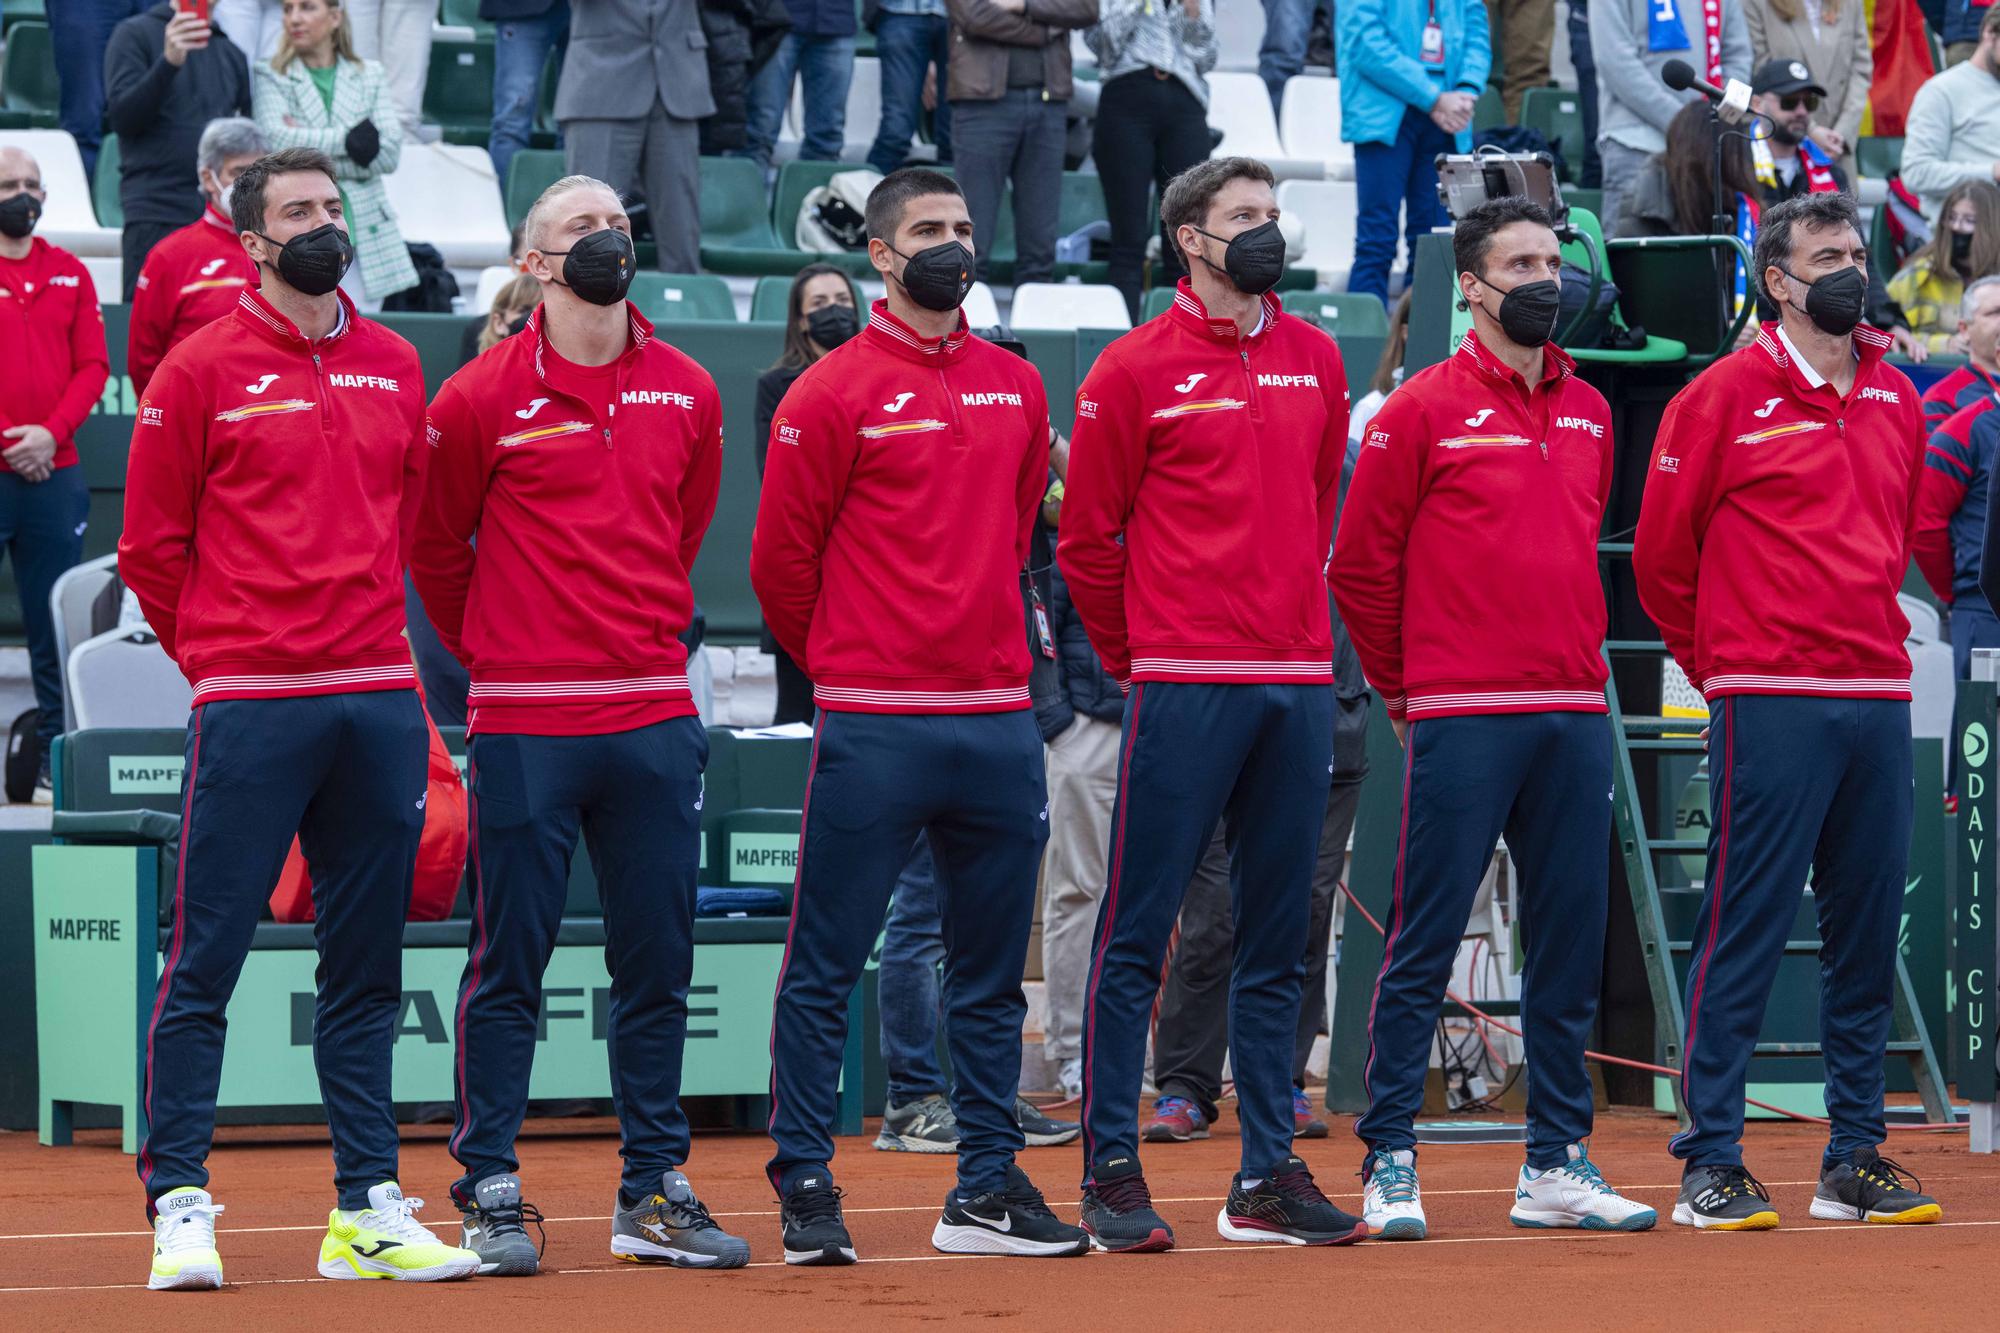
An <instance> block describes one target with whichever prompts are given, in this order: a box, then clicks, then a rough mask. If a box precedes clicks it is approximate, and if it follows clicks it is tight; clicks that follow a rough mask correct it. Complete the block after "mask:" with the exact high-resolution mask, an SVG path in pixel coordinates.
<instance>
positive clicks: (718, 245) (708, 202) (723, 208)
mask: <svg viewBox="0 0 2000 1333" xmlns="http://www.w3.org/2000/svg"><path fill="white" fill-rule="evenodd" d="M789 249H790V247H788V246H786V245H785V244H784V243H783V242H781V241H780V240H779V239H778V234H777V232H775V231H773V230H772V228H771V203H770V200H769V199H768V198H766V197H765V194H764V170H763V168H762V167H759V166H758V165H757V164H756V163H755V162H752V161H751V160H750V159H749V158H745V157H704V158H703V159H701V263H702V267H703V268H706V269H710V270H712V271H714V272H716V273H775V272H778V271H780V270H779V268H778V267H777V266H776V265H777V264H778V261H777V258H776V256H777V254H778V253H779V252H785V251H789Z"/></svg>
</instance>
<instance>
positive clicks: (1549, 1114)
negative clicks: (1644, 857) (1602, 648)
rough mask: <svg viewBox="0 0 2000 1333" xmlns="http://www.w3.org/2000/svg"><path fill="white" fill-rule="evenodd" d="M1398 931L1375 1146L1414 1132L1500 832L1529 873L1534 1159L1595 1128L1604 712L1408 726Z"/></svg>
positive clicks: (1525, 1001)
mask: <svg viewBox="0 0 2000 1333" xmlns="http://www.w3.org/2000/svg"><path fill="white" fill-rule="evenodd" d="M1405 745H1406V747H1407V748H1406V753H1405V758H1404V768H1403V828H1402V836H1401V839H1400V841H1399V843H1398V851H1397V859H1396V889H1395V896H1394V898H1393V899H1392V900H1391V902H1390V906H1389V920H1388V923H1387V930H1388V939H1387V940H1386V941H1385V942H1384V946H1383V955H1382V971H1381V973H1380V974H1379V975H1378V976H1377V977H1376V979H1375V1000H1374V1005H1373V1008H1372V1010H1371V1012H1370V1016H1369V1022H1368V1062H1367V1064H1366V1065H1365V1066H1364V1068H1363V1073H1362V1081H1363V1083H1364V1085H1365V1086H1366V1088H1367V1092H1368V1110H1367V1112H1366V1114H1364V1115H1363V1116H1362V1117H1361V1118H1360V1119H1359V1120H1357V1121H1355V1123H1354V1133H1355V1135H1356V1137H1358V1138H1360V1139H1361V1141H1362V1142H1363V1143H1365V1144H1367V1145H1368V1147H1369V1149H1370V1150H1371V1151H1372V1150H1374V1149H1378V1148H1379V1149H1383V1150H1385V1151H1389V1152H1397V1151H1402V1150H1404V1149H1408V1150H1410V1151H1415V1149H1416V1145H1417V1139H1416V1130H1415V1128H1414V1124H1415V1120H1416V1115H1417V1112H1418V1111H1419V1110H1420V1109H1422V1107H1423V1101H1424V1074H1425V1071H1426V1070H1428V1069H1429V1067H1430V1053H1431V1042H1432V1039H1433V1037H1434V1035H1435V1034H1436V1032H1437V1021H1438V1006H1439V1004H1441V1003H1442V1002H1443V1000H1444V992H1445V987H1446V986H1447V985H1448V984H1450V981H1451V969H1452V964H1453V962H1454V960H1455V959H1456V958H1457V957H1458V944H1459V941H1460V940H1461V939H1462V938H1464V936H1465V928H1466V922H1467V920H1468V919H1469V918H1470V917H1471V915H1472V904H1473V900H1474V899H1475V898H1477V897H1478V895H1479V882H1480V880H1481V879H1483V878H1484V877H1485V874H1486V867H1487V866H1488V864H1489V863H1491V861H1492V859H1493V848H1494V844H1495V843H1496V842H1498V841H1499V839H1500V838H1501V836H1502V835H1504V836H1505V837H1506V839H1507V850H1508V852H1509V853H1510V854H1511V855H1512V856H1513V858H1514V860H1515V862H1516V863H1517V864H1518V865H1519V866H1520V870H1521V889H1520V898H1519V903H1520V912H1521V927H1522V934H1523V935H1524V937H1525V939H1524V941H1523V943H1524V948H1525V957H1524V959H1523V961H1522V975H1521V1030H1522V1032H1524V1033H1525V1034H1527V1035H1526V1042H1525V1045H1526V1053H1527V1062H1528V1165H1530V1166H1532V1167H1534V1168H1535V1169H1536V1170H1538V1171H1545V1170H1548V1169H1549V1168H1551V1167H1556V1166H1561V1165H1562V1164H1563V1162H1565V1161H1566V1160H1568V1154H1567V1153H1566V1152H1565V1151H1564V1150H1565V1148H1566V1147H1567V1146H1568V1145H1569V1144H1572V1143H1576V1142H1579V1141H1581V1140H1583V1139H1586V1138H1588V1137H1589V1136H1590V1126H1591V1118H1592V1110H1593V1107H1592V1098H1591V1088H1590V1074H1589V1071H1588V1070H1587V1069H1586V1068H1585V1067H1584V1056H1583V1052H1584V1048H1585V1047H1586V1046H1587V1045H1588V1043H1589V1040H1590V1029H1591V1025H1592V1023H1594V1022H1595V1021H1596V1018H1597V998H1598V992H1599V989H1600V983H1601V982H1602V979H1603V971H1604V923H1605V917H1606V914H1607V913H1608V911H1609V910H1610V903H1611V884H1610V866H1611V724H1610V721H1609V719H1608V718H1606V717H1605V715H1604V714H1602V713H1492V714H1482V715H1477V716H1470V717H1441V718H1429V719H1426V720H1424V721H1420V722H1413V723H1411V724H1410V730H1409V736H1408V739H1407V740H1406V741H1405Z"/></svg>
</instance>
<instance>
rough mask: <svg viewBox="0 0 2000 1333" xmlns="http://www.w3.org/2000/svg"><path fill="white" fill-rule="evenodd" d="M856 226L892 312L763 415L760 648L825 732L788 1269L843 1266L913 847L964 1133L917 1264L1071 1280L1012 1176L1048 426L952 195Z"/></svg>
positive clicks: (785, 1062)
mask: <svg viewBox="0 0 2000 1333" xmlns="http://www.w3.org/2000/svg"><path fill="white" fill-rule="evenodd" d="M866 217H867V225H868V238H869V239H868V257H869V260H870V262H871V263H872V264H873V265H874V267H875V271H876V272H877V273H879V274H881V275H882V278H883V281H884V282H885V283H886V284H887V285H888V295H887V297H886V298H885V299H883V300H880V301H877V302H876V303H875V306H874V309H873V310H872V311H871V312H870V315H869V319H868V324H867V327H865V328H863V329H862V331H861V332H860V333H859V334H857V335H855V336H854V337H853V338H850V339H848V340H847V341H846V342H845V343H842V344H841V345H840V346H839V347H837V348H835V349H834V350H833V351H831V352H829V353H827V355H825V356H824V357H822V358H820V359H819V360H818V361H816V362H814V363H813V364H812V366H811V367H810V368H809V369H808V370H807V371H806V372H805V374H803V375H801V376H800V377H799V378H798V380H797V381H795V382H794V383H793V385H792V387H791V388H790V389H789V390H787V391H786V393H785V397H784V399H783V400H782V401H781V402H780V403H779V404H778V413H777V417H776V418H775V420H773V422H772V428H771V441H770V453H769V456H768V459H767V461H766V464H765V472H764V485H763V493H762V496H761V498H760V501H759V503H758V508H757V531H756V534H755V537H754V539H753V541H752V544H751V548H750V582H751V586H752V587H754V588H755V589H756V592H757V599H758V601H759V602H760V603H762V605H763V608H764V620H765V623H766V624H768V625H769V626H770V627H771V633H772V634H773V635H774V636H775V637H776V638H777V641H778V643H779V644H780V645H781V646H782V647H783V648H784V649H785V651H786V652H787V653H789V654H790V655H791V657H792V660H793V661H795V662H797V663H798V664H799V666H800V667H801V668H802V669H803V670H804V671H805V673H806V675H807V676H808V677H809V678H810V679H811V680H812V681H813V694H814V698H815V699H816V700H817V702H818V704H819V710H820V711H819V722H818V724H817V727H816V728H815V731H814V737H813V759H812V771H811V774H810V776H809V777H808V779H807V792H806V806H805V827H804V829H803V831H802V832H801V834H800V838H799V862H798V865H799V871H798V883H797V885H796V886H795V888H794V890H793V894H792V926H791V933H790V936H789V937H788V940H787V945H786V949H785V961H784V963H783V964H782V966H781V967H780V969H779V973H778V996H777V1004H776V1012H775V1013H774V1015H773V1017H772V1021H771V1126H770V1129H771V1138H772V1141H773V1143H774V1144H775V1146H776V1152H775V1154H774V1155H773V1156H772V1159H771V1163H770V1166H769V1173H770V1177H771V1183H772V1185H773V1186H774V1187H775V1188H776V1189H777V1191H778V1195H779V1198H780V1200H781V1223H780V1225H781V1228H782V1231H783V1235H784V1247H785V1262H787V1263H792V1264H848V1263H853V1262H854V1260H855V1249H854V1241H853V1238H852V1237H850V1236H849V1235H848V1232H847V1227H846V1224H845V1221H844V1220H843V1218H842V1215H841V1207H840V1192H839V1191H838V1190H837V1189H835V1188H834V1185H833V1179H832V1175H831V1173H830V1172H829V1171H828V1170H827V1167H828V1164H829V1161H830V1159H831V1158H832V1156H833V1140H832V1138H831V1137H830V1130H831V1126H832V1122H833V1116H834V1111H835V1097H836V1092H837V1089H838V1084H839V1076H840V1051H841V1044H842V1042H843V1040H844V1038H845V1036H846V1032H847V1001H848V996H849V994H850V993H851V992H852V991H853V989H854V983H855V982H856V980H858V979H859V978H860V975H861V969H862V967H863V966H864V965H865V964H866V962H867V960H868V952H869V950H870V948H871V947H872V946H873V944H874V942H875V939H876V936H877V935H879V934H880V933H881V930H882V921H883V915H884V913H885V911H886V910H887V908H888V904H889V895H890V891H891V890H892V889H893V888H894V887H895V883H896V877H897V874H898V872H899V871H901V870H902V868H903V865H904V862H905V861H907V860H908V858H909V855H910V848H911V845H912V844H913V843H914V842H915V841H916V838H917V835H918V834H920V833H924V834H928V837H929V842H930V847H931V852H932V855H933V857H934V859H935V861H936V863H937V878H938V903H939V908H940V911H941V913H942V916H943V920H944V939H945V961H944V976H945V982H944V1005H945V1010H946V1019H945V1039H946V1042H947V1044H948V1045H949V1048H950V1050H951V1057H952V1066H953V1072H954V1074H955V1075H956V1077H955V1078H954V1080H953V1084H952V1089H951V1097H952V1110H953V1112H954V1113H955V1114H956V1116H957V1119H958V1128H959V1152H958V1183H957V1187H956V1188H955V1189H954V1190H952V1191H951V1192H950V1193H949V1194H948V1195H947V1196H946V1198H945V1204H944V1210H943V1212H942V1214H941V1215H940V1217H939V1219H938V1222H937V1226H936V1227H935V1228H934V1229H933V1231H932V1233H931V1243H932V1245H934V1246H935V1247H937V1248H938V1249H939V1250H943V1251H946V1252H949V1253H968V1254H1018V1255H1033V1256H1046V1257H1054V1256H1059V1255H1077V1254H1082V1253H1084V1252H1085V1251H1086V1250H1088V1248H1089V1243H1090V1242H1089V1238H1088V1237H1087V1236H1085V1235H1084V1233H1083V1232H1082V1231H1080V1230H1079V1229H1077V1228H1076V1227H1073V1226H1070V1225H1068V1224H1066V1223H1064V1222H1061V1221H1059V1220H1057V1218H1056V1217H1055V1215H1054V1214H1053V1213H1051V1212H1050V1211H1049V1208H1048V1205H1047V1204H1046V1203H1045V1202H1043V1199H1042V1195H1041V1193H1040V1192H1039V1191H1038V1190H1036V1189H1035V1187H1034V1185H1033V1183H1032V1182H1030V1181H1029V1179H1028V1177H1027V1175H1026V1173H1024V1172H1023V1171H1022V1170H1021V1169H1020V1167H1019V1166H1017V1165H1016V1164H1015V1163H1014V1157H1015V1155H1016V1154H1017V1153H1019V1152H1020V1150H1021V1148H1022V1146H1023V1139H1022V1133H1021V1126H1020V1125H1019V1123H1018V1122H1017V1121H1016V1119H1015V1113H1014V1101H1015V1095H1016V1093H1017V1091H1018V1085H1019V1083H1020V1073H1021V1020H1022V1018H1023V1017H1024V1016H1025V1014H1026V1010H1027V1005H1026V1001H1025V1000H1024V999H1023V997H1022V993H1021V973H1022V968H1023V966H1024V965H1025V962H1026V959H1027V950H1028V932H1029V928H1030V925H1031V918H1032V917H1033V915H1034V904H1035V882H1036V876H1037V873H1038V871H1039V868H1040V865H1041V858H1042V846H1043V844H1044V843H1045V842H1046V841H1047V840H1048V832H1049V826H1048V797H1047V790H1046V785H1045V780H1044V777H1043V771H1042V741H1041V732H1040V730H1039V729H1038V728H1037V727H1036V725H1035V719H1034V715H1033V713H1032V712H1030V711H1029V710H1030V701H1029V697H1028V651H1027V645H1026V642H1025V638H1024V635H1023V633H1022V613H1021V581H1020V580H1021V572H1022V570H1023V568H1024V567H1025V566H1026V564H1027V557H1028V550H1029V536H1030V532H1031V530H1032V528H1033V526H1034V522H1035V514H1036V510H1037V509H1038V507H1039V506H1040V503H1041V498H1042V493H1043V489H1044V482H1045V480H1046V478H1047V475H1048V465H1049V434H1050V429H1049V413H1048V400H1047V398H1046V397H1045V396H1044V393H1043V390H1042V384H1041V380H1040V378H1039V377H1037V375H1036V374H1035V371H1034V368H1033V367H1031V366H1030V365H1028V363H1027V362H1025V361H1023V360H1021V359H1020V358H1019V357H1016V356H1013V355H1012V354H1010V353H1008V352H1006V351H1004V350H1002V349H1000V348H998V347H995V346H993V344H991V343H988V342H985V341H983V340H981V339H979V338H975V337H973V336H972V335H971V334H969V333H967V332H966V326H965V316H964V315H963V313H961V312H960V310H959V304H960V303H961V302H962V301H963V300H964V299H965V294H966V292H967V291H968V290H969V289H970V288H971V286H972V263H973V258H972V250H973V231H972V219H971V218H970V217H969V216H968V215H967V213H966V208H965V199H964V198H963V196H961V195H960V194H959V192H958V186H957V185H956V184H955V183H954V182H953V181H952V179H951V178H950V177H949V176H945V175H941V174H940V173H938V172H935V171H927V170H923V169H921V168H905V169H904V170H901V171H897V172H893V173H891V174H890V175H889V176H887V177H885V178H884V179H883V180H882V182H881V183H880V184H879V185H877V186H876V187H875V189H874V190H873V191H872V192H871V193H870V195H869V197H868V204H867V209H866Z"/></svg>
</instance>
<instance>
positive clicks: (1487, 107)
mask: <svg viewBox="0 0 2000 1333" xmlns="http://www.w3.org/2000/svg"><path fill="white" fill-rule="evenodd" d="M1506 123H1507V106H1506V104H1505V103H1504V102H1502V101H1501V100H1500V90H1499V89H1498V88H1495V87H1494V86H1493V85H1491V84H1488V85H1487V86H1486V91H1485V92H1483V93H1481V94H1479V100H1478V101H1477V102H1475V103H1474V104H1473V107H1472V132H1473V133H1474V134H1477V133H1479V131H1481V130H1493V129H1499V128H1500V127H1501V126H1503V125H1505V124H1506Z"/></svg>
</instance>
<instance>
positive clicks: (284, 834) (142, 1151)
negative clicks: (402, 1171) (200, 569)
mask: <svg viewBox="0 0 2000 1333" xmlns="http://www.w3.org/2000/svg"><path fill="white" fill-rule="evenodd" d="M429 748H430V734H429V731H428V729H427V728H426V726H425V724H424V710H423V706H422V705H421V704H419V703H418V702H417V696H416V693H415V691H413V690H381V691H375V692H371V693H363V694H322V695H313V696H310V697H303V698H287V699H226V700H222V701H219V702H216V703H205V704H201V705H199V706H197V707H196V708H195V710H194V713H193V715H192V716H191V717H190V718H189V720H188V738H187V766H186V769H185V771H184V773H183V774H182V778H181V855H180V863H179V866H178V868H177V870H176V872H175V874H176V878H175V882H174V927H173V935H172V938H171V939H170V940H169V942H168V944H167V961H166V968H165V970H164V971H163V972H162V974H161V976H160V989H159V994H158V996H157V998H156V999H155V1000H154V1003H153V1021H152V1027H151V1030H150V1033H149V1035H148V1037H147V1041H146V1087H145V1098H146V1102H145V1106H146V1119H147V1129H146V1136H145V1140H144V1142H143V1143H142V1144H141V1145H140V1148H139V1179H140V1180H141V1181H143V1182H144V1183H145V1186H146V1197H147V1199H148V1201H149V1203H150V1201H151V1200H153V1199H157V1198H159V1197H160V1196H161V1195H162V1194H165V1193H167V1192H168V1191H169V1190H175V1189H179V1188H181V1187H183V1186H186V1185H194V1186H202V1187H205V1186H206V1185H207V1184H208V1169H207V1167H206V1166H205V1165H204V1162H205V1161H206V1159H207V1157H208V1150H209V1147H210V1146H211V1144H212V1143H213V1141H214V1138H215V1098H216V1093H217V1090H218V1089H219V1087H220V1086H221V1082H222V1041H223V1033H224V1031H225V1029H226V1027H227V1024H226V1022H225V1020H224V1011H225V1009H226V1008H227V1007H228V1004H229V997H230V994H231V993H232V992H233V991H234V990H235V989H236V979H237V977H238V976H239V975H241V974H242V971H243V961H244V959H245V958H246V957H247V956H248V954H249V952H250V940H251V936H252V935H253V934H254V933H255V932H256V929H257V922H258V919H259V918H260V917H262V916H263V914H264V909H265V907H266V905H267V904H268V903H269V902H270V899H271V890H272V889H273V888H274V887H276V885H277V882H278V872H279V871H280V870H281V869H283V867H284V864H285V856H286V853H287V852H289V851H290V850H291V844H292V834H293V832H294V831H296V832H297V834H298V838H299V846H300V849H301V850H302V851H303V852H304V854H305V859H306V864H307V865H308V866H309V867H310V868H311V871H312V896H313V940H314V943H315V944H316V945H317V946H318V948H319V957H320V962H319V971H318V982H319V998H318V1003H317V1004H316V1006H315V1007H314V1010H313V1063H314V1066H315V1067H316V1068H317V1069H318V1071H319V1085H320V1096H321V1098H322V1099H323V1100H324V1101H325V1103H326V1121H327V1129H328V1133H329V1136H330V1137H331V1138H332V1140H333V1169H334V1175H333V1179H334V1186H335V1188H336V1189H337V1190H338V1192H339V1195H340V1206H341V1207H343V1208H366V1207H367V1206H368V1190H369V1188H370V1187H371V1186H374V1185H378V1184H380V1183H381V1182H383V1181H385V1180H394V1179H395V1178H396V1147H397V1139H396V1111H395V1107H394V1105H393V1103H392V1102H391V1100H390V1058H391V1053H392V1052H393V1050H394V1048H395V1044H396V1013H397V1010H398V1009H399V1008H400V1007H401V1005H402V998H403V919H404V917H405V916H407V915H408V913H409V908H410V885H411V883H412V881H413V879H414V877H415V873H416V861H417V842H418V839H419V838H421V837H422V835H423V826H424V811H423V798H424V792H425V780H426V773H427V756H428V753H429Z"/></svg>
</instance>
